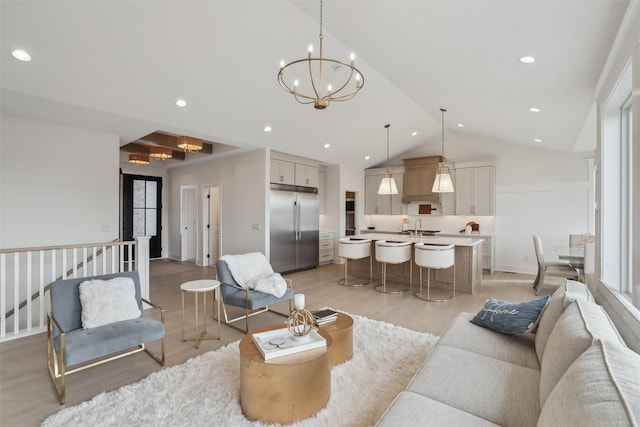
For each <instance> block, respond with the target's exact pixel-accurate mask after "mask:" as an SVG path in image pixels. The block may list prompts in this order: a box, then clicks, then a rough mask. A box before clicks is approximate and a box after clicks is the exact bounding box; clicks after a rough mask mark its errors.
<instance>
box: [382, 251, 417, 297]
mask: <svg viewBox="0 0 640 427" xmlns="http://www.w3.org/2000/svg"><path fill="white" fill-rule="evenodd" d="M411 246H412V243H411V242H393V241H388V240H378V241H376V261H378V262H380V263H382V284H381V285H378V286H376V291H378V292H383V293H386V294H402V293H404V292H407V291H408V290H409V289H411V287H412V285H413V278H412V276H413V263H411V262H410V261H411ZM407 261H409V287H406V285H401V284H390V285H389V286H387V264H402V263H405V262H407Z"/></svg>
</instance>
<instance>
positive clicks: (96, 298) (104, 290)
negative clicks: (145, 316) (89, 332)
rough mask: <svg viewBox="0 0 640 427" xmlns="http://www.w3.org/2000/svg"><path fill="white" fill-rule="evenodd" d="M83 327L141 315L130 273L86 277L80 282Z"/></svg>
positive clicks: (94, 326)
mask: <svg viewBox="0 0 640 427" xmlns="http://www.w3.org/2000/svg"><path fill="white" fill-rule="evenodd" d="M79 296H80V305H81V307H82V313H81V318H82V327H83V328H84V329H89V328H96V327H98V326H102V325H107V324H109V323H113V322H120V321H122V320H130V319H135V318H137V317H140V316H141V315H142V312H141V311H140V308H139V307H138V301H137V299H136V289H135V285H134V283H133V280H132V279H131V278H130V277H114V278H112V279H109V280H100V279H93V280H86V281H84V282H82V283H80V286H79Z"/></svg>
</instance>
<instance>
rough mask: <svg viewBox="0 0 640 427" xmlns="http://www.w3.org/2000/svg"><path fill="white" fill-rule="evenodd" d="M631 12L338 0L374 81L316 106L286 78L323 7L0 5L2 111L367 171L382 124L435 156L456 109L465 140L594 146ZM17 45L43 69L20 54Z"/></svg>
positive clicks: (329, 51) (584, 2) (342, 32)
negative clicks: (588, 137) (594, 116)
mask: <svg viewBox="0 0 640 427" xmlns="http://www.w3.org/2000/svg"><path fill="white" fill-rule="evenodd" d="M627 4H628V2H627V1H622V0H576V1H567V0H547V1H541V0H504V1H502V0H469V1H461V0H442V1H440V0H424V1H421V0H407V1H404V0H383V1H346V0H327V1H325V4H324V49H325V52H324V54H325V56H329V57H335V58H337V59H343V60H345V61H346V60H347V59H348V57H349V54H350V52H351V51H353V52H355V54H356V63H357V66H358V68H359V69H360V70H361V71H362V73H363V75H364V76H365V86H364V88H363V89H362V91H361V93H359V94H358V95H357V96H356V97H355V98H354V99H352V100H350V101H347V102H342V103H333V104H331V105H330V106H329V108H327V109H326V110H323V111H318V110H314V109H313V107H312V106H303V105H300V104H298V103H297V102H295V100H294V99H293V97H292V96H291V95H288V94H287V93H286V92H284V91H283V90H282V89H281V88H280V86H279V85H278V82H277V79H276V76H277V72H278V64H279V62H280V60H281V59H284V60H285V61H291V60H293V59H298V58H302V57H304V56H305V55H306V51H307V50H306V49H307V45H308V44H309V43H314V44H316V45H317V43H318V33H319V2H317V1H242V0H240V1H238V0H234V1H198V2H195V1H193V2H192V1H189V2H186V1H154V2H151V1H119V2H112V1H84V2H78V1H56V0H48V1H6V0H3V1H2V2H1V4H0V8H1V10H0V12H1V17H0V19H1V26H2V28H1V30H0V31H1V32H0V35H1V39H2V40H1V45H2V49H1V51H0V55H2V56H1V57H0V63H1V70H0V71H1V88H2V93H1V95H2V99H1V106H2V112H3V113H4V114H10V115H18V116H23V117H27V118H33V119H38V120H45V121H50V122H55V123H61V124H65V125H71V126H77V127H81V128H89V129H94V130H98V131H103V132H110V133H114V134H117V135H119V136H120V140H121V145H123V146H125V145H126V144H129V143H133V142H135V141H137V140H139V139H140V138H142V137H144V136H146V135H149V134H152V133H154V132H156V131H160V132H162V133H166V134H168V135H189V136H192V137H196V138H201V139H204V140H206V141H209V142H212V143H217V144H222V145H223V146H228V147H237V148H238V149H251V148H254V147H271V148H273V149H276V150H278V151H283V152H288V153H291V154H296V155H301V156H305V157H310V158H314V159H317V160H320V161H322V162H326V163H335V164H337V163H346V164H350V165H353V166H357V167H363V168H366V167H370V166H372V165H375V164H380V163H381V162H383V161H384V159H385V156H386V133H385V132H386V131H385V130H384V124H386V123H391V124H392V127H391V141H392V144H391V155H392V156H395V155H399V154H401V153H403V152H408V151H411V150H414V149H416V148H417V147H419V146H422V145H425V144H426V145H430V146H432V147H433V152H434V153H435V154H437V153H439V150H440V108H441V107H446V108H447V109H448V112H447V131H448V132H449V133H456V134H457V136H458V137H462V138H463V137H464V136H465V135H467V134H468V135H481V136H484V137H488V138H492V139H494V140H497V141H504V142H508V143H514V144H524V145H537V146H540V147H543V148H548V149H552V150H559V151H565V152H570V151H581V150H588V149H592V148H593V146H590V144H591V142H590V141H586V142H585V141H581V138H580V134H581V130H582V129H583V127H584V126H585V123H586V122H588V118H589V114H590V112H591V111H592V106H593V96H594V92H595V90H596V88H597V85H598V77H599V75H600V72H601V70H602V68H603V66H604V64H605V61H606V58H607V54H608V52H609V50H610V48H611V46H612V44H613V41H614V39H615V36H616V33H617V29H618V27H619V25H620V23H621V21H622V19H623V17H624V14H625V11H626V9H627ZM16 48H22V49H25V50H27V51H28V52H29V53H30V54H31V56H32V60H31V61H30V62H20V61H17V60H15V59H14V58H12V57H11V51H12V50H14V49H16ZM525 55H530V56H533V57H535V58H536V62H534V63H533V64H523V63H521V62H520V61H519V58H520V57H522V56H525ZM177 99H184V100H185V101H186V102H187V105H186V106H185V107H182V108H180V107H177V106H176V104H175V103H176V100H177ZM531 107H535V108H539V109H540V112H535V113H534V112H531V111H529V109H530V108H531ZM458 123H461V124H464V127H463V128H461V127H457V126H456V125H457V124H458ZM266 126H270V127H271V128H272V131H271V132H268V133H267V132H265V131H264V128H265V127H266ZM413 132H417V135H416V136H411V133H413ZM534 138H539V139H541V140H542V142H533V139H534ZM325 144H330V145H331V147H330V148H324V145H325ZM221 152H227V151H225V150H221ZM212 155H220V153H213V154H212ZM365 156H370V159H369V160H365V159H364V157H365Z"/></svg>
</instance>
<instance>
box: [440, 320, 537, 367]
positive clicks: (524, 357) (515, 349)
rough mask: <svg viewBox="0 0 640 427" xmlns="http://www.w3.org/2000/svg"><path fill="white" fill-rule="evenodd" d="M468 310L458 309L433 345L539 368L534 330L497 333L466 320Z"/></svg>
mask: <svg viewBox="0 0 640 427" xmlns="http://www.w3.org/2000/svg"><path fill="white" fill-rule="evenodd" d="M472 318H473V314H471V313H460V314H459V315H458V316H456V317H455V319H453V322H451V325H449V327H448V328H447V330H446V332H445V333H444V334H443V335H442V337H440V339H439V340H438V343H437V345H446V346H449V347H455V348H459V349H461V350H467V351H470V352H472V353H478V354H482V355H484V356H487V357H492V358H494V359H499V360H503V361H505V362H510V363H515V364H516V365H520V366H525V367H527V368H532V369H536V370H539V369H540V363H539V362H538V358H537V356H536V351H535V346H534V334H511V335H506V334H501V333H498V332H494V331H492V330H490V329H486V328H481V327H479V326H476V325H474V324H473V323H471V322H470V320H471V319H472Z"/></svg>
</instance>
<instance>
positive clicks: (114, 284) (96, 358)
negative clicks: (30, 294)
mask: <svg viewBox="0 0 640 427" xmlns="http://www.w3.org/2000/svg"><path fill="white" fill-rule="evenodd" d="M132 282H133V283H132ZM89 283H90V284H91V287H89ZM81 288H82V289H81ZM49 293H50V298H51V312H50V313H49V315H48V318H47V365H48V368H49V374H50V375H51V380H52V381H53V385H54V387H55V388H56V391H57V392H58V395H59V397H60V404H63V403H64V402H65V376H66V375H67V374H71V373H73V372H77V371H79V370H82V369H86V368H89V367H91V366H95V365H98V364H101V363H104V362H108V361H110V360H113V359H116V358H120V357H122V356H125V355H128V354H133V353H137V352H139V351H142V350H145V351H146V352H147V353H149V355H151V357H153V358H154V359H155V360H156V361H157V362H158V363H159V364H160V365H162V366H164V363H165V345H164V336H165V328H164V310H163V309H162V308H160V307H158V306H157V305H155V304H153V303H151V302H150V301H148V300H146V299H144V298H142V297H141V294H140V278H139V276H138V272H137V271H133V272H126V273H115V274H107V275H102V276H93V277H82V278H74V279H67V280H59V281H56V282H53V283H52V284H51V286H50V290H49ZM105 298H106V299H105ZM143 302H145V303H147V304H149V305H150V306H151V307H153V308H154V309H156V310H158V311H159V313H160V320H156V319H153V318H151V317H149V316H145V315H144V311H143V306H142V303H143ZM109 307H111V308H109ZM122 319H123V320H122ZM105 322H106V323H105ZM156 340H161V347H162V350H161V354H160V355H156V354H154V353H152V352H150V351H149V350H148V349H147V348H146V347H145V343H147V342H150V341H156ZM125 350H126V352H124V351H125ZM106 356H109V357H106ZM88 362H91V363H88ZM71 366H76V367H75V368H73V369H68V368H69V367H71Z"/></svg>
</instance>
